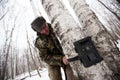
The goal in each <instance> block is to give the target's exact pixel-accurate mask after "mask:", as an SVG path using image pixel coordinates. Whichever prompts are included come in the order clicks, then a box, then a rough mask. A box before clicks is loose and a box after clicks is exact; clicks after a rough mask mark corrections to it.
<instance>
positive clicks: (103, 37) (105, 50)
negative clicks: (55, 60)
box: [69, 0, 120, 80]
mask: <svg viewBox="0 0 120 80" xmlns="http://www.w3.org/2000/svg"><path fill="white" fill-rule="evenodd" d="M69 1H70V3H71V6H72V7H73V9H74V11H75V12H76V15H77V16H78V18H79V21H80V23H81V25H82V26H83V28H82V30H83V31H84V33H85V35H86V36H92V40H93V41H94V43H95V45H96V47H97V49H98V51H99V53H100V55H102V57H103V58H104V62H105V63H101V64H100V65H96V66H92V67H90V68H88V69H86V71H87V74H85V75H86V77H87V79H85V80H116V78H118V76H117V77H116V76H115V75H119V74H120V52H119V50H118V48H117V46H116V45H115V44H114V42H113V41H112V39H111V35H110V34H109V33H107V31H106V29H105V28H104V26H103V25H102V24H101V23H100V21H99V20H98V18H97V17H96V15H95V14H94V13H93V12H92V11H91V10H90V9H89V6H88V5H87V4H86V2H85V0H69ZM106 65H107V66H106ZM107 67H108V68H107ZM110 72H112V73H110Z"/></svg>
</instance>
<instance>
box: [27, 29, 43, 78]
mask: <svg viewBox="0 0 120 80" xmlns="http://www.w3.org/2000/svg"><path fill="white" fill-rule="evenodd" d="M26 36H27V43H28V49H29V52H30V55H31V58H32V61H33V64H34V66H35V69H36V70H37V73H38V75H39V77H41V75H40V72H39V70H38V66H37V65H36V62H35V60H34V58H33V54H32V48H31V46H30V41H29V39H28V34H27V30H26Z"/></svg>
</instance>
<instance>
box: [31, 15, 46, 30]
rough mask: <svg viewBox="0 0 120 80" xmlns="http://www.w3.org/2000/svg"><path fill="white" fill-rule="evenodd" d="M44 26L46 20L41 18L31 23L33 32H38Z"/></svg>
mask: <svg viewBox="0 0 120 80" xmlns="http://www.w3.org/2000/svg"><path fill="white" fill-rule="evenodd" d="M45 24H46V20H45V19H44V18H43V17H42V16H41V17H37V18H36V19H35V20H34V21H33V22H32V23H31V27H32V29H33V30H34V31H37V32H39V31H40V30H41V29H42V28H43V27H44V26H45Z"/></svg>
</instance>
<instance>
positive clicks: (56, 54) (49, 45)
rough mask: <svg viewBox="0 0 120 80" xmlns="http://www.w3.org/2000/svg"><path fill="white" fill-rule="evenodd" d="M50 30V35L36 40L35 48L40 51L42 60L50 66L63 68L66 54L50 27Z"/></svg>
mask: <svg viewBox="0 0 120 80" xmlns="http://www.w3.org/2000/svg"><path fill="white" fill-rule="evenodd" d="M49 28H50V35H49V36H46V35H39V36H38V37H37V38H36V42H35V46H36V47H37V48H38V49H39V54H40V57H41V59H42V60H43V61H44V62H46V63H47V64H48V65H58V66H63V62H62V58H63V56H64V54H63V50H62V47H61V45H60V43H59V41H58V39H57V37H56V36H55V34H54V33H53V30H52V28H51V26H50V25H49Z"/></svg>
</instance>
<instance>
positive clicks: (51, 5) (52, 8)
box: [41, 0, 84, 76]
mask: <svg viewBox="0 0 120 80" xmlns="http://www.w3.org/2000/svg"><path fill="white" fill-rule="evenodd" d="M41 3H42V5H43V7H44V9H45V10H46V12H47V14H48V16H49V19H50V20H51V24H52V27H53V29H54V31H55V33H56V35H57V36H58V39H59V40H60V42H61V45H62V47H63V51H64V53H65V54H66V55H67V56H68V57H71V55H72V54H74V53H75V50H74V46H73V42H74V41H76V40H79V39H81V38H83V36H84V34H83V33H82V31H81V28H80V26H79V25H78V24H77V23H76V22H75V20H74V19H73V17H72V16H71V15H70V14H69V12H68V11H67V9H66V8H65V7H64V5H63V4H62V3H61V1H59V0H41ZM75 55H76V54H75ZM78 63H80V62H79V61H78ZM78 63H73V64H72V63H71V66H73V65H74V67H73V68H74V69H77V70H78V68H77V67H76V66H78V65H76V64H78ZM79 66H81V65H79ZM79 70H82V67H80V68H79ZM77 75H78V76H80V74H77Z"/></svg>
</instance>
